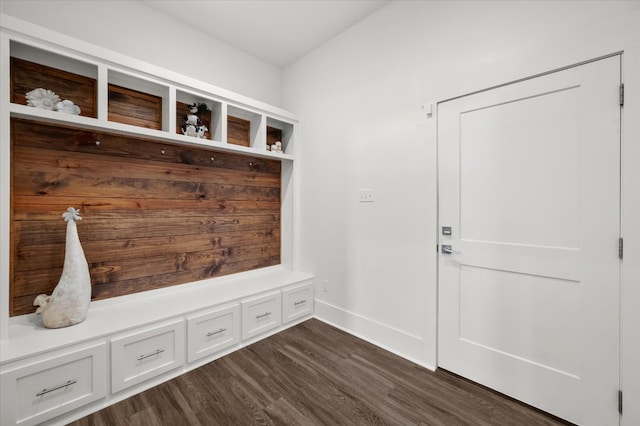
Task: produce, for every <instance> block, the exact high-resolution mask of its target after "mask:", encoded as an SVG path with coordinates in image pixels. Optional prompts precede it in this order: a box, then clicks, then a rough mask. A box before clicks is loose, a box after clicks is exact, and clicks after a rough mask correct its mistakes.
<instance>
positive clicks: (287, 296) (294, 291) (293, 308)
mask: <svg viewBox="0 0 640 426" xmlns="http://www.w3.org/2000/svg"><path fill="white" fill-rule="evenodd" d="M311 313H313V285H312V284H304V285H301V286H297V287H293V288H288V289H286V290H282V322H284V323H288V322H291V321H294V320H296V319H299V318H302V317H304V316H306V315H309V314H311Z"/></svg>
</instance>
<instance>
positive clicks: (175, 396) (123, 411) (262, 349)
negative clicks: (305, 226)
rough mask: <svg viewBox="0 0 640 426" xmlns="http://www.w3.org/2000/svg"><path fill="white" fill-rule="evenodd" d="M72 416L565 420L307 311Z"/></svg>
mask: <svg viewBox="0 0 640 426" xmlns="http://www.w3.org/2000/svg"><path fill="white" fill-rule="evenodd" d="M72 424H73V425H76V426H85V425H105V426H106V425H109V426H114V425H154V426H155V425H166V426H178V425H207V426H208V425H225V426H226V425H271V424H274V425H368V424H375V425H383V424H388V425H446V426H449V425H474V426H480V425H527V426H529V425H562V424H566V423H563V422H561V421H559V420H557V419H555V418H552V417H550V416H547V415H545V414H544V413H541V412H539V411H537V410H535V409H532V408H530V407H528V406H525V405H523V404H520V403H518V402H515V401H513V400H511V399H509V398H505V397H504V396H502V395H499V394H497V393H495V392H493V391H491V390H488V389H486V388H484V387H482V386H479V385H477V384H474V383H471V382H469V381H467V380H465V379H462V378H460V377H457V376H455V375H453V374H450V373H447V372H444V371H438V372H435V373H434V372H431V371H429V370H427V369H425V368H422V367H420V366H418V365H416V364H413V363H411V362H409V361H407V360H404V359H402V358H400V357H398V356H396V355H393V354H391V353H389V352H387V351H385V350H383V349H380V348H378V347H376V346H374V345H371V344H369V343H367V342H365V341H363V340H360V339H358V338H356V337H353V336H351V335H349V334H347V333H345V332H343V331H340V330H338V329H336V328H334V327H331V326H329V325H327V324H324V323H322V322H320V321H318V320H309V321H306V322H304V323H302V324H300V325H297V326H295V327H293V328H290V329H288V330H286V331H283V332H281V333H279V334H277V335H275V336H272V337H269V338H267V339H264V340H262V341H260V342H258V343H255V344H253V345H251V346H249V347H246V348H244V349H241V350H239V351H236V352H234V353H232V354H230V355H228V356H225V357H223V358H221V359H218V360H216V361H213V362H211V363H209V364H207V365H205V366H203V367H200V368H198V369H197V370H193V371H191V372H189V373H186V374H184V375H182V376H180V377H177V378H175V379H173V380H171V381H168V382H165V383H163V384H161V385H159V386H156V387H154V388H153V389H150V390H148V391H146V392H143V393H140V394H138V395H136V396H133V397H131V398H129V399H127V400H124V401H122V402H119V403H117V404H114V405H112V406H110V407H107V408H105V409H104V410H102V411H99V412H97V413H94V414H92V415H90V416H88V417H85V418H83V419H80V420H78V421H77V422H74V423H72Z"/></svg>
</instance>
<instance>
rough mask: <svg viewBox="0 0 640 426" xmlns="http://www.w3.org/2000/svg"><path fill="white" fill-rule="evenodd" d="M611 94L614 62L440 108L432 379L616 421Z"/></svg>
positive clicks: (616, 205)
mask: <svg viewBox="0 0 640 426" xmlns="http://www.w3.org/2000/svg"><path fill="white" fill-rule="evenodd" d="M619 85H620V57H619V56H615V57H610V58H607V59H602V60H599V61H595V62H591V63H588V64H585V65H581V66H578V67H574V68H570V69H566V70H563V71H559V72H555V73H552V74H548V75H545V76H542V77H538V78H534V79H531V80H526V81H523V82H520V83H516V84H511V85H507V86H503V87H500V88H497V89H493V90H489V91H486V92H481V93H477V94H474V95H469V96H466V97H463V98H459V99H456V100H452V101H449V102H445V103H443V104H441V105H440V106H439V107H438V161H439V166H438V168H439V191H438V192H439V206H440V211H439V218H440V219H439V220H440V225H441V226H447V227H451V232H450V235H447V232H446V230H444V229H443V230H441V232H440V234H441V236H440V248H441V253H440V255H439V309H438V312H439V320H438V323H439V332H438V336H439V337H438V365H439V366H440V367H443V368H445V369H448V370H451V371H453V372H455V373H457V374H460V375H462V376H464V377H467V378H470V379H472V380H475V381H477V382H480V383H482V384H484V385H486V386H489V387H491V388H494V389H496V390H498V391H500V392H503V393H505V394H507V395H509V396H512V397H514V398H516V399H519V400H522V401H524V402H526V403H528V404H531V405H533V406H535V407H538V408H540V409H542V410H545V411H548V412H550V413H552V414H555V415H556V416H559V417H561V418H564V419H567V420H569V421H571V422H574V423H579V424H584V425H613V424H618V420H619V415H618V407H617V395H618V389H619V385H620V383H619V371H620V370H619V366H620V364H619V347H620V346H619V345H620V340H619V331H620V330H619V300H620V288H619V287H620V272H619V271H620V260H619V259H618V238H619V232H620V105H619V91H618V89H619ZM446 246H448V247H449V248H450V250H447V248H448V247H446Z"/></svg>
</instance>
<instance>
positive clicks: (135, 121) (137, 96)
mask: <svg viewBox="0 0 640 426" xmlns="http://www.w3.org/2000/svg"><path fill="white" fill-rule="evenodd" d="M108 111H109V121H115V122H117V123H123V124H130V125H132V126H138V127H146V128H147V129H155V130H162V98H161V97H160V96H155V95H150V94H148V93H144V92H139V91H137V90H133V89H127V88H126V87H121V86H116V85H115V84H109V107H108Z"/></svg>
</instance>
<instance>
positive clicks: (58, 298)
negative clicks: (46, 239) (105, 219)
mask: <svg viewBox="0 0 640 426" xmlns="http://www.w3.org/2000/svg"><path fill="white" fill-rule="evenodd" d="M79 213H80V210H76V209H74V208H73V207H69V208H68V209H67V211H66V212H64V213H63V214H62V217H63V218H64V221H65V222H67V240H66V245H65V256H64V267H63V269H62V275H61V276H60V281H58V285H57V286H56V288H55V289H53V293H52V294H51V296H47V295H46V294H41V295H39V296H38V297H36V299H35V300H34V301H33V305H34V306H39V308H38V309H37V311H36V313H38V314H42V319H43V323H44V326H45V327H47V328H61V327H68V326H70V325H74V324H78V323H80V322H82V321H84V320H85V319H86V317H87V311H88V310H89V303H90V302H91V277H90V276H89V265H88V264H87V259H86V258H85V257H84V251H82V245H81V244H80V238H79V237H78V228H77V227H76V221H78V220H81V219H82V218H81V217H80V214H79Z"/></svg>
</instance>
